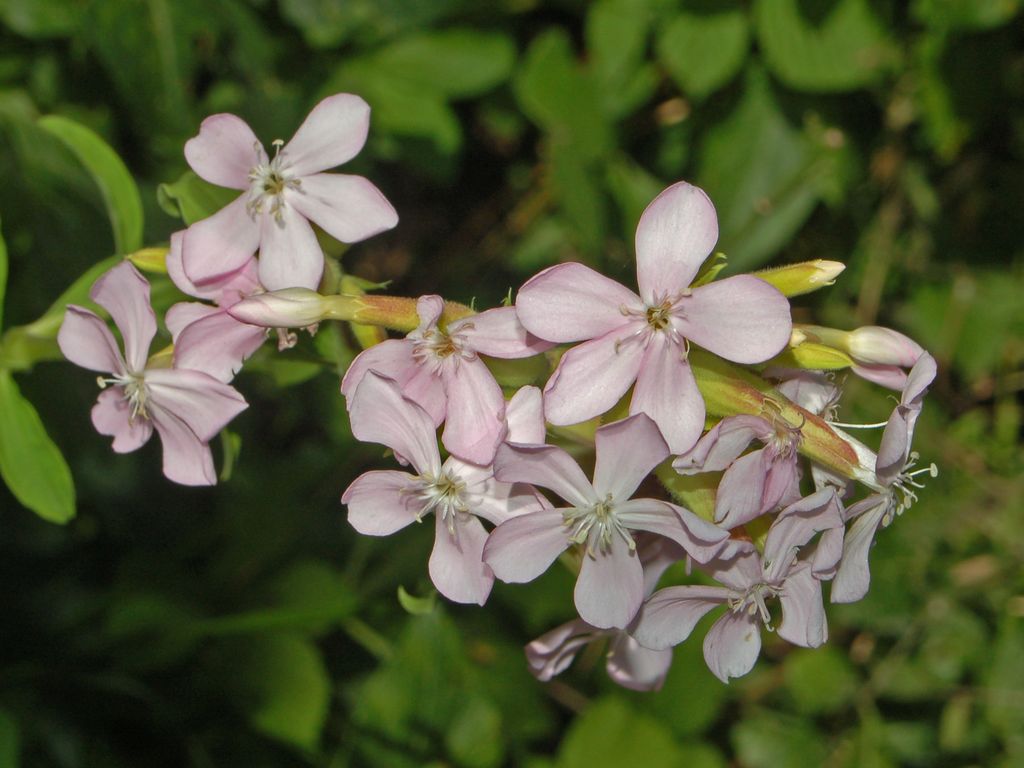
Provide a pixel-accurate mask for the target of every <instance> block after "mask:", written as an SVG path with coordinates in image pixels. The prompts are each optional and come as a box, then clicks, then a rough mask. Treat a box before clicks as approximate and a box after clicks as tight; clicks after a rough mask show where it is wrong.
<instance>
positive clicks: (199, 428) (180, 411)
mask: <svg viewBox="0 0 1024 768" xmlns="http://www.w3.org/2000/svg"><path fill="white" fill-rule="evenodd" d="M145 380H146V386H147V387H148V388H149V400H150V402H151V403H152V405H153V407H155V408H158V409H160V410H163V411H167V412H169V413H171V414H173V415H174V417H175V418H176V419H180V420H181V421H182V422H184V423H185V424H186V425H187V426H188V428H189V429H190V430H192V431H193V432H194V433H195V435H196V438H197V439H198V440H200V441H201V442H203V443H206V442H209V441H210V440H212V439H213V437H214V436H216V434H217V433H218V432H220V431H221V430H222V429H223V428H224V427H225V425H226V424H227V423H228V422H229V421H231V420H232V419H233V418H235V416H237V415H238V414H239V413H241V412H242V411H244V410H245V409H246V408H248V407H249V404H248V403H247V402H245V398H243V397H242V396H241V395H240V394H239V393H238V392H237V391H236V390H235V389H234V388H233V387H231V386H229V385H227V384H225V383H224V382H221V381H217V379H215V378H213V377H212V376H208V375H207V374H205V373H201V372H199V371H186V370H181V369H178V368H155V369H150V370H147V371H146V377H145ZM155 418H156V417H155V416H154V419H155ZM156 426H157V428H158V429H159V427H160V424H159V423H157V425H156ZM161 434H163V433H161Z"/></svg>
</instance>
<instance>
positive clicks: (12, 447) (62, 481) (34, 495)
mask: <svg viewBox="0 0 1024 768" xmlns="http://www.w3.org/2000/svg"><path fill="white" fill-rule="evenodd" d="M0 475H2V476H3V478H4V481H5V482H6V483H7V487H8V488H10V489H11V492H12V493H13V494H14V496H15V498H17V499H18V501H20V502H21V503H22V504H24V505H25V506H26V507H28V508H29V509H31V510H32V511H33V512H35V513H36V514H37V515H39V516H40V517H41V518H43V519H44V520H48V521H50V522H51V523H66V522H67V521H68V520H70V519H71V518H73V517H74V516H75V486H74V482H73V481H72V479H71V470H70V469H68V465H67V463H66V462H65V461H64V456H63V455H61V452H60V449H59V448H57V446H56V445H55V444H54V443H53V441H52V440H51V439H50V436H49V435H47V434H46V429H45V428H44V427H43V423H42V421H40V419H39V414H37V413H36V409H35V408H34V407H33V406H32V404H31V403H30V402H29V401H28V400H26V399H25V398H24V397H22V396H21V392H20V391H18V385H17V384H16V383H15V382H14V378H13V377H12V376H11V374H10V373H8V372H7V371H3V370H0Z"/></svg>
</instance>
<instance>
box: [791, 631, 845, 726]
mask: <svg viewBox="0 0 1024 768" xmlns="http://www.w3.org/2000/svg"><path fill="white" fill-rule="evenodd" d="M783 674H784V677H785V681H786V688H787V689H788V690H789V693H790V695H791V696H792V697H793V699H794V700H795V701H796V704H797V707H798V708H799V709H800V711H801V712H807V713H810V714H816V713H819V712H826V713H831V712H837V711H839V710H841V709H842V708H843V707H845V706H847V705H849V704H850V703H851V702H852V701H853V697H854V696H855V695H856V694H857V690H858V686H859V681H858V679H857V674H856V673H855V672H854V670H853V665H851V664H850V661H849V660H848V659H847V658H846V656H844V655H843V654H842V653H840V652H839V651H838V650H836V649H835V648H834V647H832V646H825V647H822V648H815V649H813V650H810V649H809V650H804V649H799V650H796V651H794V652H793V653H791V654H790V655H789V656H787V657H786V663H785V665H784V667H783Z"/></svg>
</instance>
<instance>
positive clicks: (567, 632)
mask: <svg viewBox="0 0 1024 768" xmlns="http://www.w3.org/2000/svg"><path fill="white" fill-rule="evenodd" d="M603 634H604V633H603V632H601V631H600V630H596V629H594V627H592V626H590V625H589V624H587V622H585V621H583V620H582V619H575V620H573V621H570V622H567V623H565V624H562V625H561V626H559V627H555V628H554V629H552V630H551V631H550V632H545V633H544V634H543V635H541V636H540V637H538V638H537V639H536V640H534V641H532V642H531V643H529V644H527V646H526V648H525V649H524V650H525V651H526V661H527V663H528V664H529V666H530V672H532V673H533V676H534V677H536V678H537V679H538V680H541V681H543V682H547V681H548V680H550V679H551V678H553V677H554V676H555V675H559V674H561V673H562V672H564V671H565V670H566V669H568V668H569V665H570V664H572V661H573V659H575V658H576V654H577V652H579V650H580V648H583V647H584V646H586V645H587V644H588V643H591V642H593V641H594V640H596V639H597V638H599V637H601V636H602V635H603Z"/></svg>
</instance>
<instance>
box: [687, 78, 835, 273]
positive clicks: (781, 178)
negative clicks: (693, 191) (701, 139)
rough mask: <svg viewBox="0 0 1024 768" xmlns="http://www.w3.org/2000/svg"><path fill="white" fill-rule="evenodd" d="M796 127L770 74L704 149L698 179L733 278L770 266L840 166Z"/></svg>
mask: <svg viewBox="0 0 1024 768" xmlns="http://www.w3.org/2000/svg"><path fill="white" fill-rule="evenodd" d="M837 151H838V150H830V149H827V148H825V147H823V146H821V145H816V144H815V143H814V142H812V141H811V139H810V138H809V137H808V136H807V135H805V134H804V133H803V132H801V131H800V130H798V129H797V128H795V127H793V126H792V125H791V124H790V123H789V121H788V119H787V118H786V115H785V114H784V113H783V112H782V110H781V108H780V107H779V105H778V104H777V103H776V100H775V95H774V92H773V90H772V88H771V85H770V84H769V82H768V78H767V77H766V76H765V74H764V72H762V71H760V70H756V69H755V70H752V71H751V72H750V74H749V75H748V78H747V83H746V90H745V93H744V95H743V98H742V100H741V101H740V103H739V104H738V105H737V106H736V108H735V109H734V110H733V112H732V114H730V115H729V116H728V117H727V118H726V119H725V120H724V121H723V122H721V123H720V124H719V125H718V128H717V130H716V131H714V132H712V133H711V134H710V135H709V136H708V138H707V139H706V141H705V143H704V151H703V153H702V155H701V159H702V163H701V165H700V168H699V169H698V173H697V178H698V180H699V183H700V185H701V186H702V187H703V188H704V189H705V190H706V191H707V193H708V195H709V196H710V197H711V199H712V200H714V201H715V208H716V209H717V210H718V223H719V227H720V230H721V239H720V240H719V245H718V247H719V249H720V250H722V251H724V252H725V253H728V254H729V266H730V268H731V269H732V270H738V271H745V270H749V269H751V268H753V267H758V266H760V265H762V264H764V263H765V262H766V261H768V259H770V258H771V256H772V255H773V254H774V253H775V252H776V251H777V250H778V249H779V248H780V247H781V246H782V245H784V244H785V243H787V242H789V240H790V238H791V237H792V236H793V234H794V233H795V232H796V231H797V230H798V229H799V228H800V226H801V225H802V224H803V223H804V221H806V219H807V217H808V216H810V214H811V212H812V211H813V210H814V207H815V205H816V204H817V202H818V200H819V199H820V197H821V187H822V186H823V185H824V184H825V183H826V182H827V180H828V177H829V175H830V174H831V173H832V172H833V170H834V166H835V158H834V157H833V154H834V152H837Z"/></svg>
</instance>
